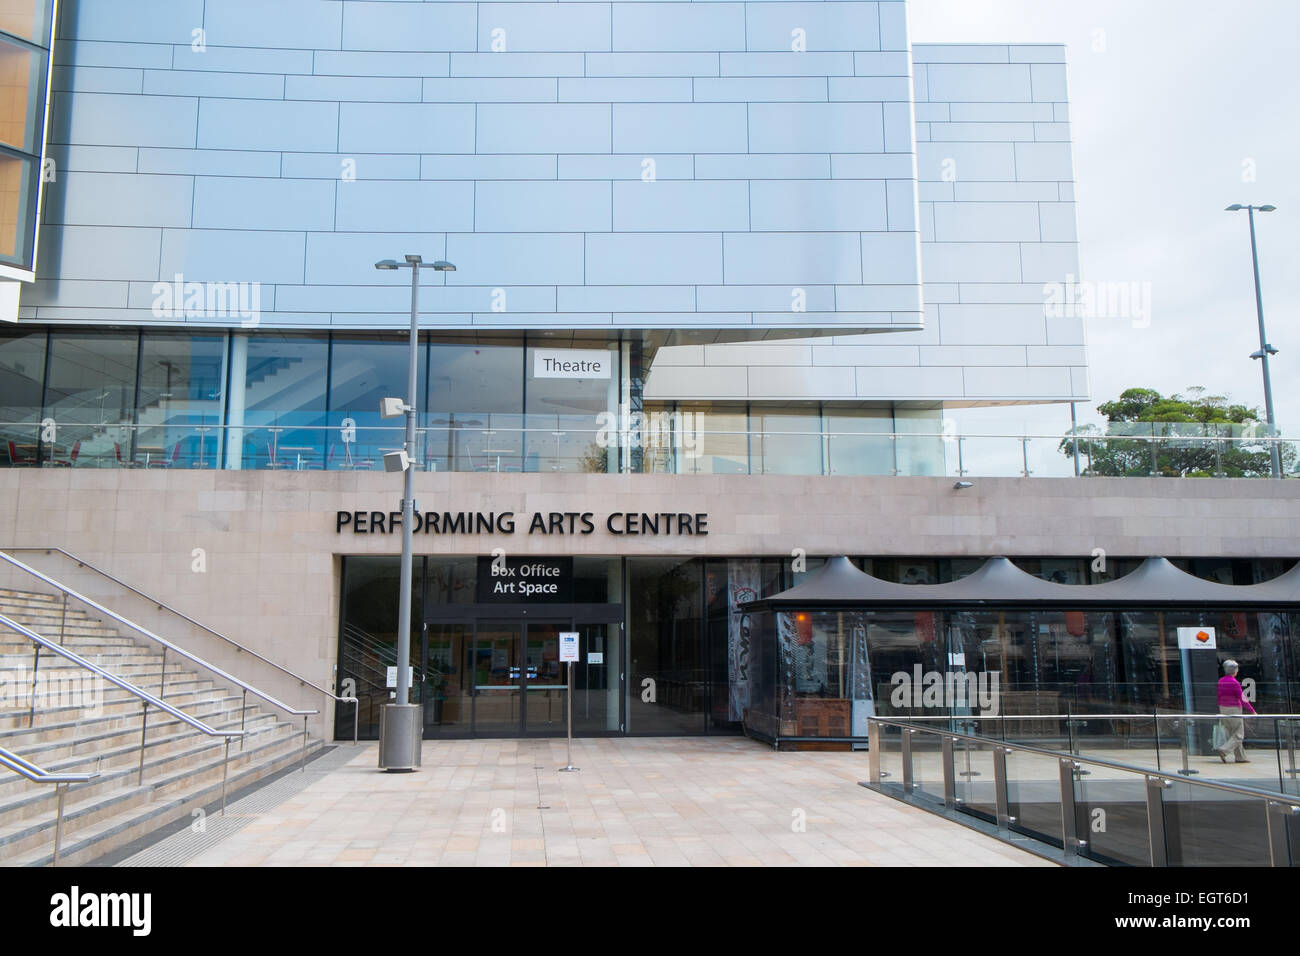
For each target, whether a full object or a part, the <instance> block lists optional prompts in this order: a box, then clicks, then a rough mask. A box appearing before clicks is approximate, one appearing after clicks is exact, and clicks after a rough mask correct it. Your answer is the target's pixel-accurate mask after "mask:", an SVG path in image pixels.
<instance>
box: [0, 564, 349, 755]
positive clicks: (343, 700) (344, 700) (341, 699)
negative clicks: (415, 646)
mask: <svg viewBox="0 0 1300 956" xmlns="http://www.w3.org/2000/svg"><path fill="white" fill-rule="evenodd" d="M9 550H10V551H13V552H22V553H27V552H44V553H45V554H55V553H57V554H61V555H63V556H64V557H65V558H67V559H68V560H69V561H75V562H76V563H77V566H78V567H82V568H86V569H87V570H90V571H93V572H95V573H96V574H98V575H99V576H100V577H104V578H107V579H108V580H110V581H112V582H113V583H114V584H116V585H117V586H118V587H120V588H123V589H125V590H127V591H130V592H131V593H132V594H134V595H136V596H137V597H141V598H144V599H145V600H146V601H148V602H150V603H151V604H153V605H155V606H156V607H157V608H158V610H160V611H166V612H168V613H169V614H174V615H175V616H177V617H179V618H180V619H181V620H183V621H185V622H186V623H188V624H192V625H193V626H194V627H197V628H199V629H200V630H202V631H206V632H207V633H209V634H211V635H212V636H213V637H215V638H218V639H220V640H223V641H225V642H226V643H227V644H229V645H230V646H231V647H233V648H235V650H236V651H237V652H240V653H244V654H248V655H249V656H251V657H253V658H256V659H257V660H259V661H261V662H262V663H264V664H267V665H269V666H271V667H273V668H275V669H276V670H278V671H279V672H280V673H282V674H287V675H288V676H290V677H292V678H293V679H294V680H296V681H298V683H299V684H300V685H301V686H304V687H310V688H311V689H312V690H314V691H317V692H318V693H321V694H324V695H325V696H326V697H329V698H331V699H332V700H334V701H335V702H336V703H340V704H355V705H357V708H356V711H354V713H353V721H352V743H353V744H356V743H357V724H358V719H359V713H358V712H357V711H359V709H360V701H359V700H358V699H357V698H355V697H347V696H339V695H338V694H335V693H333V692H332V691H328V690H326V689H325V688H324V687H321V686H320V685H318V684H315V683H313V682H311V681H309V680H308V679H307V678H305V677H303V676H301V675H300V674H295V673H294V672H293V671H291V670H289V669H288V668H287V667H283V666H281V665H280V664H277V663H276V662H275V661H273V660H270V659H269V658H266V657H263V656H262V655H261V654H259V653H257V652H256V651H254V650H250V649H249V648H247V647H245V646H244V645H243V644H240V643H239V642H238V641H236V640H234V639H233V638H229V637H227V636H226V635H224V634H222V633H221V632H220V631H215V630H213V629H212V628H210V627H208V626H207V625H206V624H203V623H201V622H199V621H196V620H194V618H192V617H190V616H189V615H188V614H186V613H185V612H183V611H178V610H176V608H174V607H172V606H171V605H169V604H166V603H164V602H163V601H160V600H158V599H157V598H155V597H152V596H150V595H148V594H145V593H144V592H143V591H141V590H140V589H139V588H135V587H132V586H131V585H129V584H127V583H126V582H125V581H123V580H121V579H119V578H116V577H114V576H113V575H111V574H109V573H108V572H107V571H105V570H104V569H103V568H98V567H96V566H95V565H93V564H91V563H90V562H89V561H85V560H82V559H81V558H79V557H77V556H76V555H75V554H72V553H71V552H69V551H65V550H63V549H62V548H10V549H9ZM0 558H3V559H5V560H7V561H9V562H10V563H11V564H14V565H16V566H18V567H20V568H22V569H23V570H25V571H28V572H30V573H32V574H34V575H36V576H37V577H39V578H41V579H42V580H44V581H45V582H46V583H48V584H50V585H52V586H53V587H56V588H58V589H59V590H62V591H64V592H65V593H67V594H70V595H71V596H72V597H75V598H77V599H78V600H80V601H83V602H85V603H86V604H88V605H90V606H91V607H93V608H95V609H96V610H98V611H102V612H103V613H105V614H109V615H110V616H112V617H113V618H114V619H115V620H118V621H120V622H121V623H123V624H125V625H126V626H127V627H131V628H133V629H136V630H138V631H140V633H143V634H145V635H146V636H148V637H151V638H153V639H154V640H155V641H158V642H159V643H161V644H164V645H166V646H168V647H170V648H172V649H173V650H175V651H176V652H177V653H178V654H180V655H181V656H183V657H186V658H188V659H189V660H191V661H193V662H194V663H196V664H199V665H200V666H202V667H205V668H207V669H208V670H210V671H211V672H212V673H215V674H220V675H221V676H222V677H223V678H225V679H227V680H231V681H233V682H234V683H235V684H236V685H238V686H240V687H242V688H244V690H245V691H247V692H249V693H252V694H253V695H255V696H258V697H261V698H262V699H263V700H266V701H267V702H269V703H272V704H274V705H275V706H277V707H280V708H281V709H284V710H288V711H289V712H290V713H291V714H293V715H294V716H296V717H297V716H303V715H304V714H306V715H311V714H319V713H320V711H318V710H307V711H295V710H292V709H290V708H288V707H287V706H286V705H284V704H281V703H280V702H279V701H276V700H274V699H273V698H271V697H267V696H266V695H264V694H262V693H261V692H260V691H258V690H256V689H255V688H253V687H250V686H247V685H245V684H244V683H243V682H242V681H240V680H239V679H238V678H236V677H232V676H231V675H229V674H226V673H225V672H224V671H221V670H218V669H217V668H216V667H213V666H212V665H210V664H208V663H207V662H206V661H204V660H202V659H201V658H198V657H195V656H193V655H191V654H188V653H186V652H185V651H183V650H182V649H180V648H178V647H176V646H175V645H173V644H170V643H168V642H167V641H164V640H163V639H162V638H160V637H158V636H157V635H154V634H150V633H149V632H148V631H144V630H143V629H142V628H137V627H136V625H134V624H133V623H131V622H130V621H127V620H125V619H124V618H120V617H118V616H117V615H115V614H113V612H112V611H109V610H108V609H107V608H103V607H101V606H100V605H98V604H96V603H95V602H93V601H91V600H89V599H88V598H84V597H82V596H81V595H80V594H77V593H76V592H74V591H71V590H70V589H67V588H64V587H63V585H61V584H59V583H58V582H57V581H54V580H52V579H50V578H48V577H46V576H45V575H43V574H41V573H40V572H39V571H37V570H35V569H34V568H29V567H27V565H25V564H23V563H22V562H20V561H17V560H16V559H14V558H12V557H10V556H9V555H8V554H6V553H5V552H3V551H0Z"/></svg>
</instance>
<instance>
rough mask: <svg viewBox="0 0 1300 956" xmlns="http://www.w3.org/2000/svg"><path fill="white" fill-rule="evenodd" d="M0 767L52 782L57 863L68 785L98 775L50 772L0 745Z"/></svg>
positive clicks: (38, 779)
mask: <svg viewBox="0 0 1300 956" xmlns="http://www.w3.org/2000/svg"><path fill="white" fill-rule="evenodd" d="M0 767H7V768H8V769H10V770H12V771H13V772H14V773H16V774H19V775H20V776H23V777H26V778H27V779H28V780H30V781H32V782H33V783H52V784H54V793H55V796H56V797H57V800H58V810H57V811H56V813H55V817H54V865H55V866H58V865H59V852H60V851H61V850H62V849H63V800H64V797H65V796H66V795H67V792H68V787H69V785H71V784H74V783H85V782H86V781H88V780H94V779H95V778H96V777H98V776H99V772H98V771H96V772H95V773H50V772H48V771H46V770H42V769H41V768H40V767H38V766H36V764H34V763H31V762H29V761H27V760H24V759H23V758H22V757H20V756H18V755H17V754H16V753H12V752H10V751H8V750H5V749H4V748H3V747H0Z"/></svg>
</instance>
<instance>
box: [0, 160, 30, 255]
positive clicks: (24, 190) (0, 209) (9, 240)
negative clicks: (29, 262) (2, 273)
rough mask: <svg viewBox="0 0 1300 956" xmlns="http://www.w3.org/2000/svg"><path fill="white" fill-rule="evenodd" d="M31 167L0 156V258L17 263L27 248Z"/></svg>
mask: <svg viewBox="0 0 1300 956" xmlns="http://www.w3.org/2000/svg"><path fill="white" fill-rule="evenodd" d="M31 170H32V164H31V162H30V161H29V160H26V159H18V158H16V157H14V156H9V155H7V154H0V258H3V259H8V260H10V261H12V262H14V263H21V261H22V259H23V257H24V255H25V254H26V249H27V236H26V227H27V218H28V215H27V211H28V206H29V205H30V195H31V193H30V190H31V188H32V182H31V179H32V177H31Z"/></svg>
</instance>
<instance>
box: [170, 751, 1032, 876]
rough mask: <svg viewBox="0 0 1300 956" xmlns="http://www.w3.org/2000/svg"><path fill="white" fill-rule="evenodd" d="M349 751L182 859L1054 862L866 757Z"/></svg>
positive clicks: (220, 862) (249, 862)
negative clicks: (925, 805) (890, 790)
mask: <svg viewBox="0 0 1300 956" xmlns="http://www.w3.org/2000/svg"><path fill="white" fill-rule="evenodd" d="M352 751H353V748H352V746H351V745H349V744H343V745H340V747H339V749H338V750H336V751H335V752H334V753H333V754H331V755H330V756H329V757H327V758H324V760H328V761H329V763H328V764H326V766H327V767H330V769H326V770H324V771H323V772H322V771H319V770H318V771H316V772H315V773H314V777H315V779H314V781H313V782H312V783H310V784H309V785H307V786H306V787H305V789H302V790H300V791H298V792H296V793H294V794H292V795H290V796H288V797H287V798H286V799H284V800H283V801H282V802H279V803H278V804H277V805H275V806H272V807H268V808H266V809H265V810H262V811H260V812H248V811H241V810H240V805H236V806H234V807H232V811H233V812H236V813H243V817H244V819H242V820H232V821H229V823H228V825H229V824H236V823H239V824H242V825H240V826H239V828H238V829H233V828H232V829H230V831H229V832H228V835H224V836H218V837H216V838H211V837H210V838H209V840H208V842H207V844H206V845H205V846H206V848H204V849H202V850H201V851H200V852H197V853H196V854H194V855H188V858H187V859H184V860H183V862H185V863H186V865H189V866H304V865H305V866H315V865H333V866H348V865H360V866H385V865H386V866H423V865H443V866H795V865H806V866H827V865H831V866H835V865H845V866H1050V865H1052V864H1051V863H1049V862H1047V861H1045V860H1042V859H1040V858H1038V857H1036V856H1033V855H1032V854H1029V853H1026V852H1024V851H1022V850H1019V849H1016V848H1014V847H1010V846H1006V845H1003V844H1001V843H998V842H997V841H995V840H993V839H990V838H989V837H986V836H983V835H981V834H979V833H976V832H974V831H972V830H970V829H967V828H965V827H962V826H959V825H957V824H953V823H950V822H948V821H946V820H943V819H940V818H938V817H935V816H932V815H930V814H927V813H925V812H923V811H921V810H917V809H914V808H911V807H907V806H904V805H902V804H900V803H898V802H896V801H894V800H891V799H889V798H888V797H884V796H880V795H878V794H875V793H871V792H869V791H867V790H865V789H863V788H862V787H860V786H858V781H860V780H863V779H865V778H866V776H867V760H866V755H865V754H861V753H858V754H851V753H776V752H774V751H773V750H772V749H771V748H769V747H766V746H763V745H760V744H757V743H755V742H753V741H750V740H744V739H739V738H727V739H690V738H674V739H655V738H610V739H586V740H579V741H576V742H575V743H574V751H573V759H574V763H575V764H577V765H578V766H579V767H580V768H581V771H580V772H578V773H559V772H558V769H559V768H560V767H562V766H563V765H564V757H565V750H564V741H563V740H458V741H426V742H425V744H424V752H423V761H424V765H423V768H422V769H421V770H420V771H419V772H418V773H414V774H387V773H381V772H379V771H378V770H376V760H377V751H376V745H375V744H363V745H361V746H360V747H358V748H356V749H355V755H354V756H352V757H351V759H348V754H349V753H350V752H352ZM330 758H333V759H330ZM322 762H324V761H322ZM331 765H332V766H331ZM312 766H314V765H310V766H309V768H308V774H309V775H312ZM213 822H214V824H215V823H216V821H213ZM214 832H216V831H215V830H214ZM185 839H187V837H186V835H185V834H181V835H178V836H177V837H173V838H172V842H173V843H175V842H176V841H180V842H181V843H183V841H184V840H185ZM178 862H179V860H178Z"/></svg>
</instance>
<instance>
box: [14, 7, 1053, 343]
mask: <svg viewBox="0 0 1300 956" xmlns="http://www.w3.org/2000/svg"><path fill="white" fill-rule="evenodd" d="M59 36H60V37H61V42H62V47H61V51H60V54H59V58H58V61H57V64H56V66H57V71H56V72H57V76H58V85H57V91H58V92H57V99H56V113H55V115H56V122H55V123H54V126H53V129H52V134H51V145H52V147H53V148H54V149H55V150H56V151H58V153H59V154H60V155H63V156H67V157H69V159H70V164H69V166H68V168H66V169H65V170H62V171H61V175H60V176H59V177H58V178H57V180H56V181H55V182H52V183H50V184H49V190H48V191H49V196H48V200H47V208H48V209H49V210H51V215H50V216H49V217H48V222H50V223H51V225H50V227H49V229H48V232H47V235H46V237H45V242H46V244H47V246H48V247H49V248H51V249H65V248H66V249H68V250H74V251H75V250H76V249H77V248H80V246H79V243H83V242H84V237H86V236H88V235H92V233H90V232H88V231H87V230H90V229H92V228H93V229H100V230H113V229H117V230H126V229H131V230H139V233H138V234H136V235H133V236H131V237H129V241H128V242H127V243H126V252H129V253H130V255H129V256H126V258H128V259H129V262H128V263H127V265H128V266H129V268H128V269H127V270H126V271H124V272H123V274H122V275H121V276H106V275H105V268H106V267H105V265H104V263H102V262H96V261H94V260H93V257H88V256H82V255H67V256H63V257H60V258H59V259H57V260H56V261H55V262H54V263H53V264H52V265H51V266H50V267H49V268H48V269H47V270H43V271H42V274H41V282H42V283H48V284H50V285H51V286H57V285H58V284H59V283H76V282H78V281H81V280H95V281H112V280H114V279H121V280H124V281H131V282H133V283H141V282H144V283H147V282H148V281H149V280H150V279H152V280H154V281H157V282H160V283H174V282H175V281H176V279H177V276H178V275H181V273H180V272H179V271H178V270H183V280H184V281H185V282H187V283H188V282H198V283H245V282H249V283H251V282H258V283H261V284H263V285H264V286H265V285H270V286H272V288H268V289H264V291H263V294H262V296H261V301H262V302H263V303H264V304H268V303H270V304H273V307H267V308H264V311H263V312H262V313H261V314H260V315H259V316H258V320H257V324H258V325H260V326H263V327H268V328H274V327H294V328H300V327H303V326H304V324H309V325H321V324H324V325H327V326H330V327H337V328H348V327H353V326H357V325H358V324H359V322H360V319H359V318H358V317H360V316H364V326H365V327H366V328H375V327H376V316H379V317H381V318H380V320H379V321H380V324H381V327H382V325H383V324H390V325H391V326H392V327H395V328H396V327H401V326H402V325H403V324H404V323H405V322H406V321H407V318H406V316H407V311H406V309H405V308H403V306H402V303H401V302H399V301H398V300H399V299H400V298H401V296H400V295H394V294H393V290H394V288H396V287H397V286H398V285H400V284H401V280H400V279H397V278H395V277H394V276H392V275H391V274H388V273H382V272H376V271H374V270H373V269H372V268H370V267H371V265H372V264H373V263H374V262H375V261H377V260H379V259H385V258H392V257H395V256H397V257H400V256H401V255H402V254H404V253H420V254H422V255H424V256H425V257H426V259H428V258H432V257H434V256H436V255H437V254H438V253H439V252H440V251H445V252H447V253H448V254H451V255H453V256H454V257H455V259H454V261H456V265H457V267H458V271H457V272H456V273H455V274H454V275H452V276H450V277H448V276H444V275H437V276H434V275H429V276H427V277H426V278H425V280H424V281H425V282H426V283H427V284H429V285H431V286H432V285H438V286H442V285H454V286H456V287H458V288H459V289H460V290H461V291H460V292H458V293H456V294H454V295H452V294H447V295H426V296H424V297H423V302H424V304H423V309H422V312H423V315H424V318H425V320H426V321H427V322H428V324H429V325H430V326H437V327H440V328H443V327H448V326H449V325H451V326H453V327H454V326H455V325H456V324H458V323H459V324H462V325H463V326H464V327H467V328H474V327H477V326H479V325H483V326H484V327H490V328H492V329H509V328H511V327H513V328H517V329H537V328H564V327H570V328H586V327H590V326H591V325H592V324H594V323H595V324H599V325H601V326H604V327H607V328H608V329H609V330H610V334H617V333H618V332H619V331H624V330H635V329H639V328H640V329H644V328H648V327H654V328H656V329H662V328H663V327H665V326H672V327H676V328H677V329H678V330H680V331H681V332H682V333H683V334H684V335H687V334H690V333H693V332H699V331H707V330H713V329H726V330H727V335H728V337H729V338H730V339H731V340H736V339H737V338H738V337H744V336H745V335H746V334H750V335H751V337H753V338H762V337H764V336H766V335H768V334H769V333H771V332H773V331H774V330H789V329H799V330H807V331H806V333H803V334H809V335H820V334H823V333H824V331H825V330H830V329H835V330H838V331H847V332H852V331H858V332H866V331H881V330H897V329H907V328H912V329H917V328H920V327H921V326H922V323H923V311H922V308H923V307H922V295H921V257H920V233H921V229H922V222H921V219H920V217H919V216H918V214H917V210H918V201H919V199H918V188H917V177H916V138H915V131H916V127H915V124H914V123H913V113H914V104H913V102H912V79H913V78H912V56H911V44H910V41H909V38H908V30H907V18H906V3H905V2H904V0H792V2H786V0H779V2H751V3H743V2H734V0H696V2H691V3H680V2H660V3H654V2H646V3H642V2H636V3H627V2H617V0H612V2H605V3H602V2H592V3H586V2H558V3H555V2H547V3H536V2H507V3H487V2H483V3H473V2H457V0H447V2H438V3H412V2H409V0H349V2H346V3H344V2H340V0H277V2H276V3H265V2H262V0H207V2H206V3H204V2H199V0H174V2H166V3H164V2H160V0H66V5H65V9H64V12H63V16H62V19H61V23H60V30H59ZM1023 69H1024V70H1025V71H1026V83H1027V82H1028V77H1029V75H1030V74H1029V71H1030V65H1023ZM832 80H834V82H832ZM953 82H959V79H955V80H954V81H953ZM1026 161H1028V162H1033V163H1035V164H1037V165H1038V166H1040V167H1042V168H1043V169H1044V170H1047V171H1050V167H1051V164H1052V162H1053V159H1052V157H1051V156H1050V155H1042V156H1035V157H1028V156H1027V157H1026ZM63 230H67V231H68V233H69V238H68V239H67V240H66V241H65V238H64V236H63V235H62V232H63ZM163 231H165V238H164V240H163V241H162V242H161V245H160V248H161V252H160V254H158V255H157V256H155V257H154V260H155V262H154V265H155V271H154V274H152V275H150V274H148V268H147V263H148V260H149V256H147V255H146V254H144V253H142V252H140V249H141V248H142V244H147V243H148V242H149V241H152V239H154V238H156V237H158V236H159V235H160V233H161V232H163ZM104 234H108V233H104ZM338 236H342V237H346V238H345V241H343V242H334V241H332V240H333V239H334V237H338ZM344 250H346V252H347V254H348V255H349V256H353V257H355V259H356V262H355V263H343V262H341V261H340V260H339V256H340V254H341V253H342V252H343V251H344ZM263 253H264V254H265V256H268V257H274V259H275V262H268V261H264V259H263V255H262V254H263ZM125 254H126V253H125V252H124V255H125ZM877 254H879V255H881V256H883V257H884V258H883V259H882V260H877V259H876V256H877ZM521 256H523V257H526V259H527V261H521V260H520V257H521ZM110 271H111V270H110ZM521 283H522V285H521ZM85 288H86V289H87V290H90V289H91V288H92V287H90V286H87V287H85ZM498 290H500V291H502V292H504V293H505V294H503V295H497V294H496V293H497V292H498ZM140 299H141V294H140V292H139V286H133V291H132V302H133V303H134V304H136V305H139V304H140ZM74 301H76V302H78V303H81V302H82V301H84V305H83V304H77V305H73V304H71V303H70V302H69V300H68V295H67V294H66V292H65V293H63V294H56V293H54V292H43V291H40V290H37V291H36V293H35V294H33V295H32V296H31V297H30V301H27V302H25V303H24V304H25V305H26V306H29V307H31V308H29V309H28V310H25V312H24V315H30V316H31V317H32V318H34V319H35V320H36V321H59V322H83V323H88V324H96V323H104V322H109V321H120V319H116V318H106V317H105V315H104V314H103V312H102V311H101V310H99V309H97V308H96V307H95V303H94V301H93V296H89V297H87V298H85V299H84V300H83V299H82V298H78V299H76V300H74ZM52 302H57V303H59V305H58V312H57V313H55V312H53V311H50V310H51V309H52V308H53V306H46V305H43V304H42V303H52ZM489 303H490V305H489ZM846 303H847V305H846ZM109 304H110V303H107V302H106V303H103V305H105V306H108V305H109ZM144 304H146V305H147V303H144ZM611 310H612V311H611ZM588 312H590V315H587V314H586V313H588ZM321 316H324V318H323V319H322V318H321ZM383 316H388V317H389V320H388V321H387V322H385V320H384V319H383V318H382V317H383ZM651 316H652V317H653V320H651V319H649V318H648V317H651ZM187 321H188V319H187ZM194 321H195V322H196V323H201V324H203V325H205V326H207V327H211V326H213V325H221V324H222V321H223V317H221V316H207V315H205V316H201V317H195V319H194ZM647 323H648V324H647ZM228 324H229V325H230V326H236V325H238V326H240V327H244V328H247V327H249V324H250V323H249V321H248V320H247V318H246V317H233V318H232V319H231V320H230V321H229V323H228Z"/></svg>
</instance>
